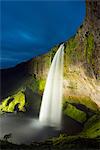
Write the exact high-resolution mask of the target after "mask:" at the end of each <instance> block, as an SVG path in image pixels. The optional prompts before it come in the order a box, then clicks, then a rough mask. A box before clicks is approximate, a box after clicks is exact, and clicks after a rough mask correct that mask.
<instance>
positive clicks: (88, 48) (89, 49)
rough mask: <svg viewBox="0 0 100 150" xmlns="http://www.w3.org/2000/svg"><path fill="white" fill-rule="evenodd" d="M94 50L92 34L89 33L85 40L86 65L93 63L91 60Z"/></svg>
mask: <svg viewBox="0 0 100 150" xmlns="http://www.w3.org/2000/svg"><path fill="white" fill-rule="evenodd" d="M93 49H94V37H93V34H92V33H90V34H89V35H88V36H87V37H86V39H85V57H86V59H87V62H88V63H94V60H93V59H92V55H93Z"/></svg>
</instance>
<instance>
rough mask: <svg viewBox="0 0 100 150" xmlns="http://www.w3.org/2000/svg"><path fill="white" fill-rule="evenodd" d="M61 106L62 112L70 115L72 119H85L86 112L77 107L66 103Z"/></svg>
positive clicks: (81, 120)
mask: <svg viewBox="0 0 100 150" xmlns="http://www.w3.org/2000/svg"><path fill="white" fill-rule="evenodd" d="M63 108H64V109H63V112H64V114H65V115H67V116H69V117H71V118H72V119H74V120H76V121H78V122H80V123H82V122H84V121H85V120H86V113H85V112H84V111H81V110H79V109H77V108H76V107H75V106H73V105H71V104H68V103H67V104H66V106H64V107H63Z"/></svg>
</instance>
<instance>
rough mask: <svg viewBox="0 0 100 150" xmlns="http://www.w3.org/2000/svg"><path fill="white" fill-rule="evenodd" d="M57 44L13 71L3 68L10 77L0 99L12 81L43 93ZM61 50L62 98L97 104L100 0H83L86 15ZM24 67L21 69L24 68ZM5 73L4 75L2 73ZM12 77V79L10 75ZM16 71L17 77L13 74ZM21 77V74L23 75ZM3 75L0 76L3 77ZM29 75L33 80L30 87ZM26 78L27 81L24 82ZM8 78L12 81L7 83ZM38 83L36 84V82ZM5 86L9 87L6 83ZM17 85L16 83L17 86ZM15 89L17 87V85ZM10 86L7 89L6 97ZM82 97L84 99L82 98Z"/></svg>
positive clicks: (99, 91) (99, 63)
mask: <svg viewBox="0 0 100 150" xmlns="http://www.w3.org/2000/svg"><path fill="white" fill-rule="evenodd" d="M58 47H59V45H57V46H55V47H53V48H52V49H51V50H50V51H49V52H48V53H47V54H44V55H42V56H38V57H36V58H33V59H31V60H30V61H28V62H26V63H23V65H18V66H17V67H15V68H13V69H12V70H9V69H8V71H3V72H2V76H3V78H4V76H5V78H6V74H9V78H8V79H7V81H5V78H4V80H3V84H2V85H3V86H2V87H1V89H3V88H4V92H3V96H2V95H1V97H2V98H5V96H4V95H5V91H7V90H8V88H9V85H10V87H14V86H15V84H13V85H14V86H13V85H12V80H14V82H15V80H17V78H18V77H19V78H18V81H16V83H19V79H20V81H23V79H24V81H23V83H24V84H23V83H22V82H21V83H20V85H21V86H23V85H24V87H25V86H28V84H30V85H29V86H30V87H31V89H36V87H38V88H37V91H41V92H42V93H43V90H44V86H45V81H46V77H47V74H48V71H49V68H50V65H51V62H52V60H53V57H54V54H55V53H56V51H57V49H58ZM64 51H65V53H64V85H63V87H64V99H65V100H68V101H70V102H71V101H74V102H75V101H78V102H79V103H82V104H84V103H85V102H87V105H89V107H91V106H90V105H91V104H89V101H90V100H92V101H94V102H95V103H97V105H99V106H100V101H99V97H100V88H99V86H100V82H99V79H100V2H99V1H93V2H92V1H90V0H86V18H85V20H84V22H83V24H82V25H81V26H80V28H79V29H78V31H77V33H76V35H75V36H73V37H72V38H71V39H69V40H68V41H66V42H65V50H64ZM23 68H24V70H23ZM4 74H5V75H4ZM11 74H12V76H13V79H12V77H11ZM16 74H18V77H16ZM22 76H23V77H22ZM3 78H2V79H3ZM32 78H34V79H35V82H34V84H33V85H32V86H31V83H32ZM9 79H10V80H9ZM27 80H28V81H29V82H27ZM10 81H11V82H10ZM8 83H9V84H8ZM37 83H38V84H37ZM7 85H8V86H7ZM20 85H18V86H20ZM17 89H18V88H17ZM10 91H11V89H10V90H9V91H8V92H6V93H7V94H6V97H7V96H9V94H8V93H9V92H10ZM84 100H85V101H84Z"/></svg>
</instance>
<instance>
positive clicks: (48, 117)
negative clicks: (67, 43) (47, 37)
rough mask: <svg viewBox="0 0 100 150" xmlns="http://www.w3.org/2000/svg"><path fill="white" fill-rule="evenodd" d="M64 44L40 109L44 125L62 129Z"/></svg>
mask: <svg viewBox="0 0 100 150" xmlns="http://www.w3.org/2000/svg"><path fill="white" fill-rule="evenodd" d="M63 61H64V44H61V45H60V47H59V49H58V51H57V52H56V54H55V56H54V59H53V61H52V64H51V67H50V70H49V74H48V77H47V81H46V86H45V90H44V94H43V98H42V104H41V108H40V115H39V121H40V122H41V123H42V124H44V125H47V126H48V125H49V126H52V127H60V124H61V114H62V95H63V91H62V86H63Z"/></svg>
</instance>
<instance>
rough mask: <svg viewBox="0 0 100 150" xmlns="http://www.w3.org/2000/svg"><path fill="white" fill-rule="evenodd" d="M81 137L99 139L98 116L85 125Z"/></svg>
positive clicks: (99, 125) (99, 123)
mask: <svg viewBox="0 0 100 150" xmlns="http://www.w3.org/2000/svg"><path fill="white" fill-rule="evenodd" d="M81 135H82V136H84V137H88V138H100V114H99V115H94V116H92V117H91V118H90V119H89V120H88V121H87V122H86V124H85V126H84V130H83V131H82V133H81Z"/></svg>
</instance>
